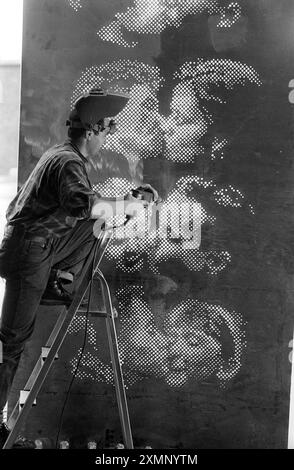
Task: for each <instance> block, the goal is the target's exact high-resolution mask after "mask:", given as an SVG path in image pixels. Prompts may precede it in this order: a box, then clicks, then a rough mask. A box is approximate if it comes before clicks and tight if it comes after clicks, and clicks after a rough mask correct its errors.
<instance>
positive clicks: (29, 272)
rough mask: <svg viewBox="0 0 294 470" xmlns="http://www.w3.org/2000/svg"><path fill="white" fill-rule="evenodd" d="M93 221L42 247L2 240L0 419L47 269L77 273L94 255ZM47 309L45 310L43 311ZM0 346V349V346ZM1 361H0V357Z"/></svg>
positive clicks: (80, 223)
mask: <svg viewBox="0 0 294 470" xmlns="http://www.w3.org/2000/svg"><path fill="white" fill-rule="evenodd" d="M94 222H95V221H94V220H82V221H81V220H80V221H78V223H77V225H76V226H75V227H74V228H73V229H72V230H71V231H70V233H68V234H67V235H65V236H64V237H62V238H59V239H53V238H51V239H49V241H48V243H47V245H46V246H44V244H42V243H40V242H36V241H31V240H26V239H25V237H24V235H20V236H19V235H17V236H14V234H12V235H11V236H10V237H9V238H4V239H3V241H2V245H1V246H0V276H1V277H3V278H5V280H6V288H5V295H4V300H3V307H2V315H1V321H0V340H1V341H2V353H3V354H2V356H3V357H2V361H0V418H1V414H2V410H3V408H4V406H5V404H6V401H7V399H8V395H9V391H10V388H11V385H12V381H13V378H14V376H15V373H16V370H17V367H18V364H19V360H20V357H21V354H22V352H23V350H24V346H25V344H26V341H27V340H28V339H29V338H30V337H31V335H32V333H33V330H34V324H35V319H36V313H37V310H38V306H39V304H40V300H41V297H42V294H43V293H44V291H45V289H46V285H47V282H48V278H49V275H50V272H51V269H60V270H62V271H70V272H71V273H73V274H74V276H75V278H76V277H77V279H78V276H79V274H80V273H81V271H82V269H83V266H84V263H85V261H86V259H87V257H88V255H89V254H90V255H91V253H92V252H93V251H94V246H95V242H96V241H97V233H96V231H95V234H96V237H95V236H94V234H93V224H94ZM47 308H48V307H47ZM0 346H1V345H0ZM0 359H1V357H0Z"/></svg>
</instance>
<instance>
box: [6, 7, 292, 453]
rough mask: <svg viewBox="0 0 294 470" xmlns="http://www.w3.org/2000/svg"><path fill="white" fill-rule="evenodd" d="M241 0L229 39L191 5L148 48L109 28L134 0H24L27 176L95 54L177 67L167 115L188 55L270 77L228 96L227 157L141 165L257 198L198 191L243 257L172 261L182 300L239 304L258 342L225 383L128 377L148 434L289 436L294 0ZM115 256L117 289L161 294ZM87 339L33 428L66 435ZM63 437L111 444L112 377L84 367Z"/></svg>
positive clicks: (158, 441) (164, 176)
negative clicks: (78, 4) (86, 375)
mask: <svg viewBox="0 0 294 470" xmlns="http://www.w3.org/2000/svg"><path fill="white" fill-rule="evenodd" d="M228 3H229V2H220V4H223V5H225V4H228ZM238 3H239V4H240V5H241V7H242V11H243V17H242V19H241V21H240V24H239V25H238V23H237V25H235V26H236V28H235V29H234V32H232V31H229V30H227V31H225V32H223V33H222V34H223V36H222V38H218V39H217V38H215V37H214V36H213V34H212V32H211V31H212V29H211V21H212V20H211V17H209V15H208V14H206V13H204V14H201V15H189V16H187V17H185V18H184V19H183V21H182V24H181V26H180V27H179V28H175V27H167V28H166V29H165V30H164V31H163V32H162V33H161V34H160V35H142V36H138V38H137V39H138V41H139V44H138V47H137V48H133V49H132V48H123V47H120V46H117V45H114V44H110V43H104V42H102V41H100V40H99V39H97V35H96V31H97V30H98V29H99V28H100V27H101V26H102V25H104V24H106V23H107V22H109V21H110V20H111V19H112V18H113V16H114V14H115V13H116V12H117V11H122V10H125V9H126V7H127V6H130V5H131V4H132V2H129V1H116V0H115V1H111V2H109V1H106V0H100V1H99V2H97V1H94V0H88V1H86V2H84V7H83V8H82V9H81V10H79V12H78V13H76V12H75V11H74V10H73V9H72V8H70V6H69V5H68V3H67V2H65V1H60V0H58V1H57V0H50V1H48V0H26V2H25V5H24V16H25V18H24V45H23V65H22V107H21V145H20V158H19V183H20V184H21V183H23V182H24V180H25V178H26V176H27V175H28V174H29V172H30V170H31V168H32V167H33V166H34V164H35V163H36V161H37V159H38V158H39V157H40V155H41V154H42V151H43V150H45V149H46V148H48V147H49V146H50V145H53V144H55V143H57V142H60V141H62V140H63V139H64V137H65V132H66V131H65V127H64V125H63V123H64V121H65V119H66V115H67V110H68V108H69V103H70V98H71V93H72V90H73V87H74V85H75V81H76V79H77V77H78V76H79V75H80V73H81V71H82V70H83V69H84V68H85V67H87V66H88V67H89V66H91V65H97V64H100V63H103V62H108V61H111V60H114V59H117V58H121V57H124V58H132V59H134V58H137V57H139V58H140V60H143V61H144V62H145V63H148V64H150V65H155V64H156V65H158V66H159V67H160V70H161V74H162V76H164V77H165V79H166V84H165V87H163V88H162V89H161V91H160V93H159V101H160V110H161V112H162V114H163V115H168V113H169V102H170V97H171V90H172V87H173V84H172V80H171V77H172V75H173V73H174V72H175V71H176V70H177V69H178V67H179V65H181V64H182V63H184V62H185V61H187V60H196V59H197V58H198V57H203V58H230V59H234V60H240V61H241V62H244V63H246V64H248V65H252V66H253V67H254V68H255V70H256V71H257V72H258V74H259V76H260V77H261V79H262V82H263V85H262V87H260V88H259V89H258V90H252V91H250V92H249V91H248V90H247V88H244V89H243V90H240V89H238V90H235V91H234V90H233V91H232V93H231V100H230V102H229V104H228V106H226V107H225V108H222V109H221V111H220V115H219V116H218V119H216V121H215V123H214V127H213V128H212V129H211V132H214V130H216V131H217V132H219V133H222V132H224V133H227V134H229V135H234V133H236V138H235V139H232V141H231V143H230V145H229V147H228V149H227V150H226V154H225V158H224V159H223V160H216V161H214V162H209V161H207V160H205V159H203V160H201V159H200V160H199V161H197V162H195V163H193V164H186V165H184V164H180V163H173V162H170V161H168V160H166V159H165V158H164V156H163V155H161V154H160V155H158V156H157V158H155V159H154V158H152V159H146V160H144V162H143V164H142V168H143V176H144V181H145V182H148V183H151V184H153V185H154V186H155V187H157V188H158V189H159V191H160V193H161V194H162V196H163V197H165V196H166V194H167V192H168V191H169V190H170V189H171V188H173V186H174V183H175V181H176V180H177V179H178V177H179V175H180V176H182V175H187V174H198V175H201V176H202V175H203V176H205V177H207V178H208V179H211V178H212V179H213V180H214V181H215V182H216V183H217V184H218V185H222V186H226V185H228V184H233V185H234V186H235V187H237V188H238V189H240V190H241V191H242V192H243V193H244V194H246V199H247V200H248V201H250V203H251V204H252V205H253V206H254V208H255V215H252V214H251V213H249V212H248V210H245V208H241V209H240V210H237V211H236V209H233V208H231V207H227V208H224V207H221V206H218V205H216V204H215V203H214V201H213V200H212V199H211V198H209V197H208V196H207V195H206V194H203V195H201V193H199V194H198V197H199V200H200V201H201V203H202V204H203V206H204V207H205V209H206V210H207V211H208V212H210V213H213V214H214V215H216V216H217V224H216V226H215V228H214V230H213V231H209V230H208V231H207V232H205V230H204V231H203V232H202V243H203V247H204V248H203V249H205V246H207V247H211V246H218V245H220V246H223V247H225V249H228V251H229V252H230V254H231V257H232V261H231V263H230V264H229V266H228V267H227V269H225V270H224V271H222V272H221V273H220V274H219V275H218V276H211V275H209V274H208V273H207V272H203V271H200V272H191V271H189V270H188V269H187V268H186V267H185V266H184V265H183V264H181V263H180V262H179V261H170V262H169V261H166V262H165V263H162V266H161V275H162V276H166V277H168V278H169V279H171V280H172V281H173V282H174V283H176V285H177V288H178V290H177V292H178V293H177V294H176V295H177V296H178V299H181V298H183V299H185V298H186V297H187V296H189V295H190V296H191V297H193V298H197V299H198V300H199V301H203V302H208V303H210V304H218V305H221V306H223V307H224V308H226V309H228V310H229V311H233V310H234V311H236V312H240V313H241V314H242V316H243V318H244V322H246V341H247V348H246V352H245V355H244V357H243V360H242V367H241V369H240V371H239V373H238V374H237V375H236V376H235V377H234V378H233V380H232V381H231V382H230V383H229V384H228V385H227V387H226V388H225V389H221V388H220V387H219V386H218V384H217V383H216V380H215V379H214V378H213V377H212V378H209V379H208V380H206V381H198V380H193V379H191V380H190V381H188V382H187V383H186V385H185V386H184V387H182V388H179V389H175V388H171V387H170V386H169V385H168V384H167V383H166V382H164V381H163V380H158V379H156V378H153V377H152V374H151V375H150V376H146V377H145V378H144V379H143V380H141V381H139V382H137V383H135V384H134V385H133V386H131V387H129V388H128V390H127V395H128V400H129V409H130V417H131V422H132V427H133V434H134V442H135V446H136V447H140V446H145V445H151V446H152V447H154V448H170V447H171V448H196V449H197V448H247V449H249V448H286V447H287V431H288V415H289V396H290V374H291V364H290V362H289V359H288V356H289V351H290V350H289V342H290V340H291V339H292V336H293V303H294V298H293V273H294V266H293V248H292V247H293V244H292V239H293V215H292V214H293V189H292V188H293V176H294V175H293V164H292V146H293V138H292V135H293V132H292V130H293V129H292V126H293V122H292V115H293V113H292V106H291V105H290V103H289V99H288V95H289V91H290V90H289V88H288V85H289V81H290V80H291V79H292V78H294V65H293V53H294V32H293V31H294V26H293V25H294V6H293V2H292V1H291V0H289V1H288V0H280V1H279V2H277V1H273V0H268V1H265V0H252V1H251V0H248V1H240V2H238ZM244 22H245V24H246V27H244ZM244 28H245V29H244ZM240 37H241V39H240ZM102 176H103V175H102ZM103 269H104V271H105V273H106V275H108V279H109V280H110V281H111V285H112V289H113V292H115V289H116V288H117V287H118V286H121V285H122V286H123V285H128V284H132V283H136V282H139V283H140V282H141V283H143V284H144V285H145V286H146V285H147V287H148V285H149V288H148V292H147V294H146V295H147V297H148V299H149V301H150V303H151V304H152V302H153V301H154V303H155V302H156V289H154V290H152V288H153V287H154V283H155V285H156V282H157V280H158V282H159V280H160V279H159V277H156V276H155V277H154V276H153V275H152V273H149V272H148V271H144V272H142V273H141V276H139V278H138V275H136V276H135V277H132V276H129V277H128V276H126V275H125V274H123V273H120V272H114V269H113V265H112V264H111V262H109V263H106V262H105V265H104V268H103ZM148 282H149V284H148ZM152 282H153V284H152ZM153 293H154V295H153ZM57 314H58V312H57V311H56V312H54V311H53V312H52V311H50V310H49V309H45V308H42V309H41V308H40V312H39V316H38V322H37V325H36V331H35V334H34V337H33V340H32V341H31V342H30V345H29V347H28V348H27V350H26V352H25V356H24V358H23V359H24V360H23V361H22V363H21V367H20V370H19V373H18V376H17V380H16V382H15V384H14V392H15V393H14V397H15V396H16V393H17V389H18V388H19V387H21V386H22V385H23V383H24V381H25V378H26V376H27V374H28V372H29V370H30V368H31V366H32V365H33V362H34V360H35V358H36V357H37V356H38V351H39V349H38V348H39V347H40V346H41V345H42V344H44V343H45V342H46V338H47V336H48V334H49V331H50V328H51V327H52V325H53V323H54V320H55V319H56V316H57ZM92 323H93V325H94V327H95V329H97V343H98V344H99V348H100V354H101V358H103V360H104V361H105V362H106V363H107V362H108V363H109V359H108V358H107V347H106V342H105V336H106V333H105V330H104V325H103V321H102V320H92ZM118 328H119V324H118ZM73 338H76V339H75V341H73ZM82 340H83V331H80V333H79V335H77V336H73V335H70V336H69V338H68V339H67V340H66V343H65V345H64V346H63V348H62V351H61V352H60V360H59V362H58V363H57V364H56V365H54V368H53V370H52V371H51V374H50V377H49V378H48V380H47V382H46V384H45V386H44V388H43V391H42V393H41V394H40V397H39V400H38V406H37V407H36V408H34V410H33V411H32V413H31V416H30V419H29V421H28V423H27V425H26V429H25V431H26V433H27V434H28V435H29V436H31V437H36V436H37V435H40V436H50V437H55V436H56V433H57V430H58V426H59V424H60V415H61V409H62V405H63V403H64V400H65V396H66V391H67V389H68V385H69V382H70V380H71V374H70V370H71V367H70V360H71V359H72V356H73V354H75V355H76V354H77V349H78V348H79V347H80V346H81V344H82ZM126 367H127V365H126ZM60 437H68V438H70V439H71V440H72V445H73V446H75V447H82V446H84V445H85V442H86V440H87V438H89V437H93V438H96V439H97V440H98V441H99V445H100V446H101V447H109V446H111V445H112V444H113V443H115V442H118V441H119V440H120V439H121V431H120V424H119V418H118V413H117V408H116V402H115V394H114V389H113V386H112V385H109V384H106V383H101V382H100V383H97V382H93V381H92V380H90V379H83V380H81V379H78V378H77V379H76V380H75V382H74V385H73V387H72V389H71V393H70V397H69V400H68V403H67V407H66V411H65V414H64V417H63V426H62V430H61V433H60Z"/></svg>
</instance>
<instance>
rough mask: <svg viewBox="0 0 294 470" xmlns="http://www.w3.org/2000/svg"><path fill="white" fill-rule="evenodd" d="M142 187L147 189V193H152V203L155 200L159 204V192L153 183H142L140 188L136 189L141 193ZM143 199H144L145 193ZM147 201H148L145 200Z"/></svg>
mask: <svg viewBox="0 0 294 470" xmlns="http://www.w3.org/2000/svg"><path fill="white" fill-rule="evenodd" d="M142 189H143V190H146V192H147V193H151V194H152V196H153V197H152V201H151V202H152V203H153V202H155V203H156V204H157V203H158V202H160V198H159V195H158V192H157V191H156V189H154V188H153V186H151V184H141V185H140V186H139V187H138V188H136V189H135V191H138V192H139V194H140V192H142ZM143 192H144V191H143ZM142 200H143V201H144V194H143V198H142ZM145 202H147V201H146V200H145Z"/></svg>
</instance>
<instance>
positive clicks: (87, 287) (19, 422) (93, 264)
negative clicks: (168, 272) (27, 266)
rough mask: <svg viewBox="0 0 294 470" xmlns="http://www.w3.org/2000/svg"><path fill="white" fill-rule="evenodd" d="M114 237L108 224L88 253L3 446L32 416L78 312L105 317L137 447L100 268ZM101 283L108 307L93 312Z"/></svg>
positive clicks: (121, 409)
mask: <svg viewBox="0 0 294 470" xmlns="http://www.w3.org/2000/svg"><path fill="white" fill-rule="evenodd" d="M112 236H113V228H106V227H105V226H104V227H103V229H102V230H101V232H100V234H99V235H98V237H97V240H96V243H95V248H94V252H93V253H91V255H90V256H88V258H87V260H86V262H85V265H84V267H83V270H82V273H81V276H80V283H79V285H78V287H77V290H76V292H75V295H74V297H73V300H72V302H71V304H70V305H69V306H68V307H65V306H64V307H63V310H62V312H61V313H60V315H59V316H58V319H57V322H56V324H55V326H54V328H53V330H52V332H51V334H50V336H49V338H48V340H47V343H46V345H45V346H44V347H43V348H42V353H41V355H40V357H39V359H38V361H37V362H36V364H35V367H34V368H33V370H32V372H31V374H30V377H29V379H28V380H27V382H26V385H25V387H24V389H23V390H21V391H20V396H19V399H18V401H17V403H16V405H15V407H14V409H13V410H12V412H11V413H10V415H9V417H8V422H7V424H8V427H9V428H10V429H11V431H10V434H9V436H8V438H7V440H6V442H5V444H4V446H3V449H10V448H12V446H13V444H14V442H15V440H16V439H17V437H18V436H19V434H20V432H21V430H22V428H23V426H24V424H25V422H26V420H27V418H28V416H29V413H30V411H31V408H32V406H33V405H34V404H36V398H37V396H38V394H39V392H40V389H41V387H42V385H43V383H44V381H45V379H46V377H47V375H48V373H49V371H50V369H51V367H52V365H53V363H54V361H55V360H56V359H57V358H58V351H59V350H60V348H61V346H62V344H63V342H64V339H65V338H66V335H67V333H68V330H69V328H70V326H71V324H72V321H73V319H74V317H75V315H76V314H77V313H78V312H83V313H85V314H92V315H95V316H97V317H101V318H102V319H104V320H105V323H106V332H107V339H108V345H109V352H110V358H111V364H112V370H113V379H114V386H115V393H116V400H117V406H118V413H119V417H120V424H121V431H122V436H123V441H124V446H125V448H126V449H133V448H134V447H133V438H132V431H131V424H130V417H129V410H128V404H127V397H126V391H125V385H124V378H123V372H122V367H121V361H120V356H119V347H118V339H117V334H116V325H115V318H116V316H117V314H116V310H115V309H114V308H113V305H112V300H111V293H110V288H109V285H108V283H107V281H106V279H105V277H104V275H103V273H102V271H101V269H100V265H101V262H102V259H103V256H104V254H105V252H106V250H107V247H108V245H109V243H110V242H111V239H112ZM97 283H98V284H99V285H100V291H101V295H102V301H103V302H102V304H103V305H104V307H105V308H104V309H103V310H99V309H95V310H94V311H91V310H90V308H91V293H92V290H93V289H94V288H95V285H97ZM86 294H89V298H88V302H89V305H88V307H87V308H85V307H81V302H82V300H83V299H84V298H85V295H86Z"/></svg>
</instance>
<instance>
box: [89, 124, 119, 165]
mask: <svg viewBox="0 0 294 470" xmlns="http://www.w3.org/2000/svg"><path fill="white" fill-rule="evenodd" d="M112 123H113V121H111V120H110V119H109V118H105V119H104V123H103V127H102V129H101V130H100V131H99V132H97V131H92V132H91V135H90V137H91V138H90V139H89V140H88V141H87V150H88V155H89V156H91V157H95V156H96V155H97V153H98V152H99V150H100V149H101V148H102V147H103V145H104V144H105V142H106V139H107V136H108V135H109V134H111V133H112V132H113V131H114V124H112Z"/></svg>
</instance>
